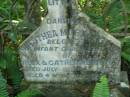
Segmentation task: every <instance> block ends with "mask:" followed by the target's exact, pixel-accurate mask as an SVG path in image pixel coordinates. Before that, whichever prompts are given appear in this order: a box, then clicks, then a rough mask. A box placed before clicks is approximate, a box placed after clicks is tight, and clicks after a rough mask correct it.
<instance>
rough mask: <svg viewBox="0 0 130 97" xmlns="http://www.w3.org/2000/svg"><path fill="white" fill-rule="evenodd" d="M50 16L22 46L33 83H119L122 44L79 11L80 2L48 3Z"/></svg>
mask: <svg viewBox="0 0 130 97" xmlns="http://www.w3.org/2000/svg"><path fill="white" fill-rule="evenodd" d="M47 1H48V15H47V16H46V17H45V19H44V21H43V22H42V24H41V26H40V27H39V28H38V29H37V30H36V31H35V32H33V33H32V35H31V36H29V37H28V38H27V39H26V40H25V41H24V42H23V43H22V44H21V46H20V57H21V63H22V66H23V71H24V76H25V79H26V80H27V81H32V82H47V83H49V82H57V83H73V82H91V81H96V80H98V78H99V77H100V76H101V75H103V74H107V75H108V77H109V80H110V81H112V82H114V83H119V82H120V51H121V47H120V42H119V41H118V40H116V39H115V38H114V37H112V36H111V35H109V34H108V33H106V32H105V31H104V30H102V29H101V28H99V27H97V26H96V25H94V24H93V23H92V22H91V21H90V20H89V17H88V16H86V15H85V14H83V13H81V12H80V11H79V10H78V6H77V0H47Z"/></svg>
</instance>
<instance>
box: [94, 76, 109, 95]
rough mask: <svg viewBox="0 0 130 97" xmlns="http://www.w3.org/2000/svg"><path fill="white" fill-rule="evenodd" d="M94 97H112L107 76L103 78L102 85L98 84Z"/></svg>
mask: <svg viewBox="0 0 130 97" xmlns="http://www.w3.org/2000/svg"><path fill="white" fill-rule="evenodd" d="M93 97H110V93H109V85H108V79H107V77H106V76H102V77H101V79H100V83H97V84H96V87H95V89H94V92H93Z"/></svg>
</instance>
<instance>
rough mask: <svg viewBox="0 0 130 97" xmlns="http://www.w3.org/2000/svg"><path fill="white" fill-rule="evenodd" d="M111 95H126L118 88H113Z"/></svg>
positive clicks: (119, 96) (111, 96)
mask: <svg viewBox="0 0 130 97" xmlns="http://www.w3.org/2000/svg"><path fill="white" fill-rule="evenodd" d="M110 97H125V96H124V95H123V94H122V93H121V92H120V91H119V90H118V89H117V88H115V89H112V90H111V95H110Z"/></svg>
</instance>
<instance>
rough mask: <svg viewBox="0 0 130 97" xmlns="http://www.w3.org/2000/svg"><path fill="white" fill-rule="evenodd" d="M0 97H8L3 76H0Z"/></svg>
mask: <svg viewBox="0 0 130 97" xmlns="http://www.w3.org/2000/svg"><path fill="white" fill-rule="evenodd" d="M0 97H9V96H8V92H7V83H6V80H5V79H4V78H3V76H2V75H1V74H0Z"/></svg>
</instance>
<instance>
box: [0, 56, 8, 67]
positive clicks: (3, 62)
mask: <svg viewBox="0 0 130 97" xmlns="http://www.w3.org/2000/svg"><path fill="white" fill-rule="evenodd" d="M6 65H7V62H6V60H5V59H4V58H3V57H1V58H0V68H1V69H6Z"/></svg>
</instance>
